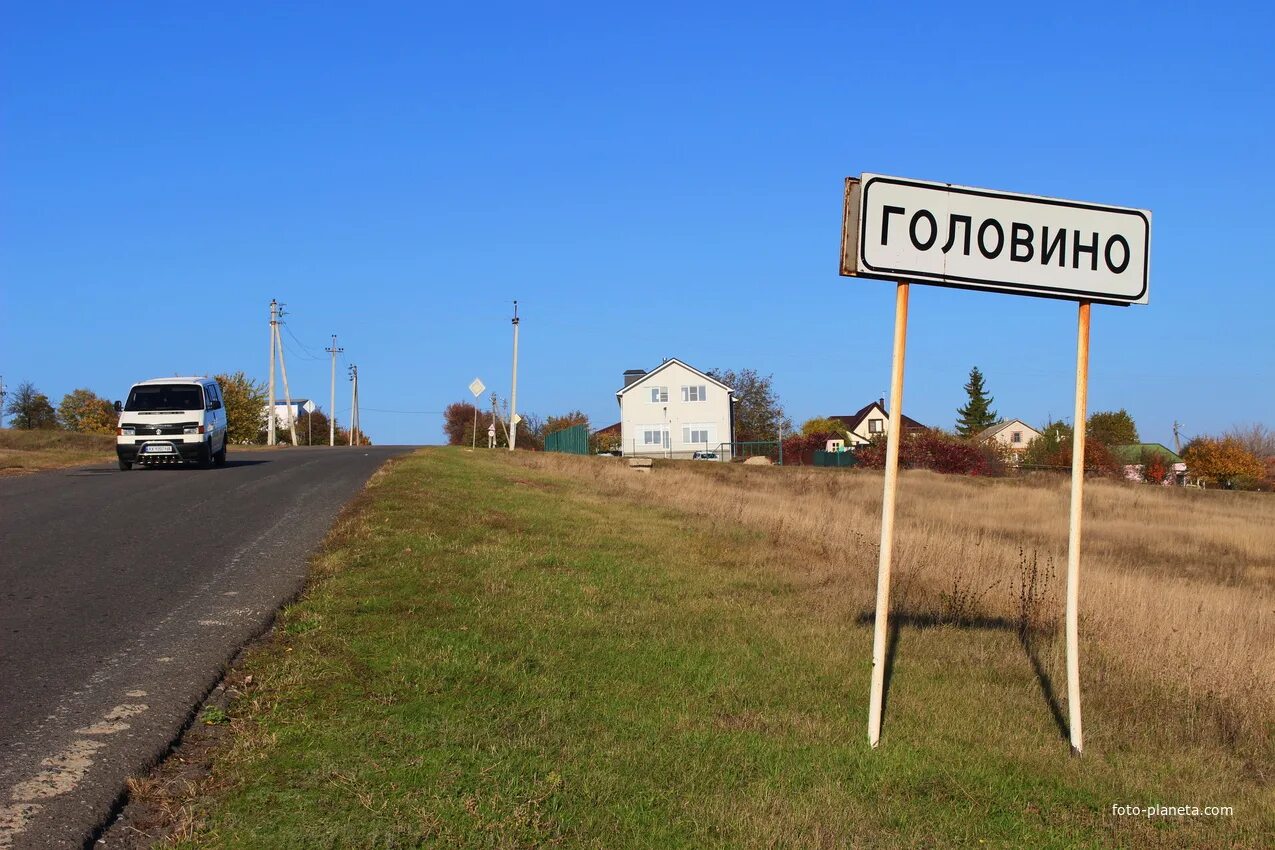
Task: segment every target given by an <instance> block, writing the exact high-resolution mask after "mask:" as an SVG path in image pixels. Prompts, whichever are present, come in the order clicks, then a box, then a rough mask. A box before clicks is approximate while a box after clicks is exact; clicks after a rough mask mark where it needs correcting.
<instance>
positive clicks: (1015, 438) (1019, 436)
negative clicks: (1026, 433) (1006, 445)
mask: <svg viewBox="0 0 1275 850" xmlns="http://www.w3.org/2000/svg"><path fill="white" fill-rule="evenodd" d="M1009 441H1010V442H1011V443H1021V442H1022V441H1023V432H1022V431H1014V432H1012V433H1011V434H1010V435H1009Z"/></svg>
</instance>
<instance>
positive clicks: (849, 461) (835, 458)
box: [815, 449, 859, 467]
mask: <svg viewBox="0 0 1275 850" xmlns="http://www.w3.org/2000/svg"><path fill="white" fill-rule="evenodd" d="M858 461H859V459H858V458H857V457H855V456H854V452H825V451H820V450H819V449H816V450H815V466H843V467H850V466H854V465H855V464H856V463H858Z"/></svg>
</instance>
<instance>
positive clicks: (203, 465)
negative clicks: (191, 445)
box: [198, 443, 213, 469]
mask: <svg viewBox="0 0 1275 850" xmlns="http://www.w3.org/2000/svg"><path fill="white" fill-rule="evenodd" d="M198 463H199V468H200V469H212V465H213V453H212V443H205V444H204V447H203V449H202V450H201V451H200V452H199V461H198Z"/></svg>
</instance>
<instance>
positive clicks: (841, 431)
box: [784, 416, 846, 451]
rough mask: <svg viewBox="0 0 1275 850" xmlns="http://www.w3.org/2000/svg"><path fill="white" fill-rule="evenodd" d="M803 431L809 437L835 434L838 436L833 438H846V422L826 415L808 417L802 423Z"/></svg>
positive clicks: (785, 448)
mask: <svg viewBox="0 0 1275 850" xmlns="http://www.w3.org/2000/svg"><path fill="white" fill-rule="evenodd" d="M801 433H802V434H804V435H805V436H807V437H810V436H815V435H822V434H835V435H836V436H835V437H832V438H831V439H834V440H844V439H845V438H846V426H845V423H843V422H841V421H839V420H837V419H829V418H827V417H826V416H817V417H815V418H814V419H807V420H806V421H805V422H803V423H801ZM784 450H785V451H787V447H786V446H785V447H784Z"/></svg>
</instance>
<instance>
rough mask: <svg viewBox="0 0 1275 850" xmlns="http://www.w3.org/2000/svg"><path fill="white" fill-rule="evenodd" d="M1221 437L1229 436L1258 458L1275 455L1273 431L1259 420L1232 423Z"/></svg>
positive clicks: (1274, 434)
mask: <svg viewBox="0 0 1275 850" xmlns="http://www.w3.org/2000/svg"><path fill="white" fill-rule="evenodd" d="M1222 436H1223V437H1230V438H1231V439H1233V440H1235V441H1236V442H1238V443H1239V444H1240V445H1241V446H1243V447H1244V448H1245V449H1247V450H1248V451H1250V452H1252V453H1253V454H1254V455H1256V456H1257V457H1259V458H1267V457H1275V431H1272V430H1271V429H1270V428H1267V427H1266V426H1265V425H1263V424H1261V423H1260V422H1254V423H1253V424H1251V425H1232V426H1231V427H1230V428H1229V429H1228V430H1227V431H1226V433H1224V434H1223V435H1222Z"/></svg>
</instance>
